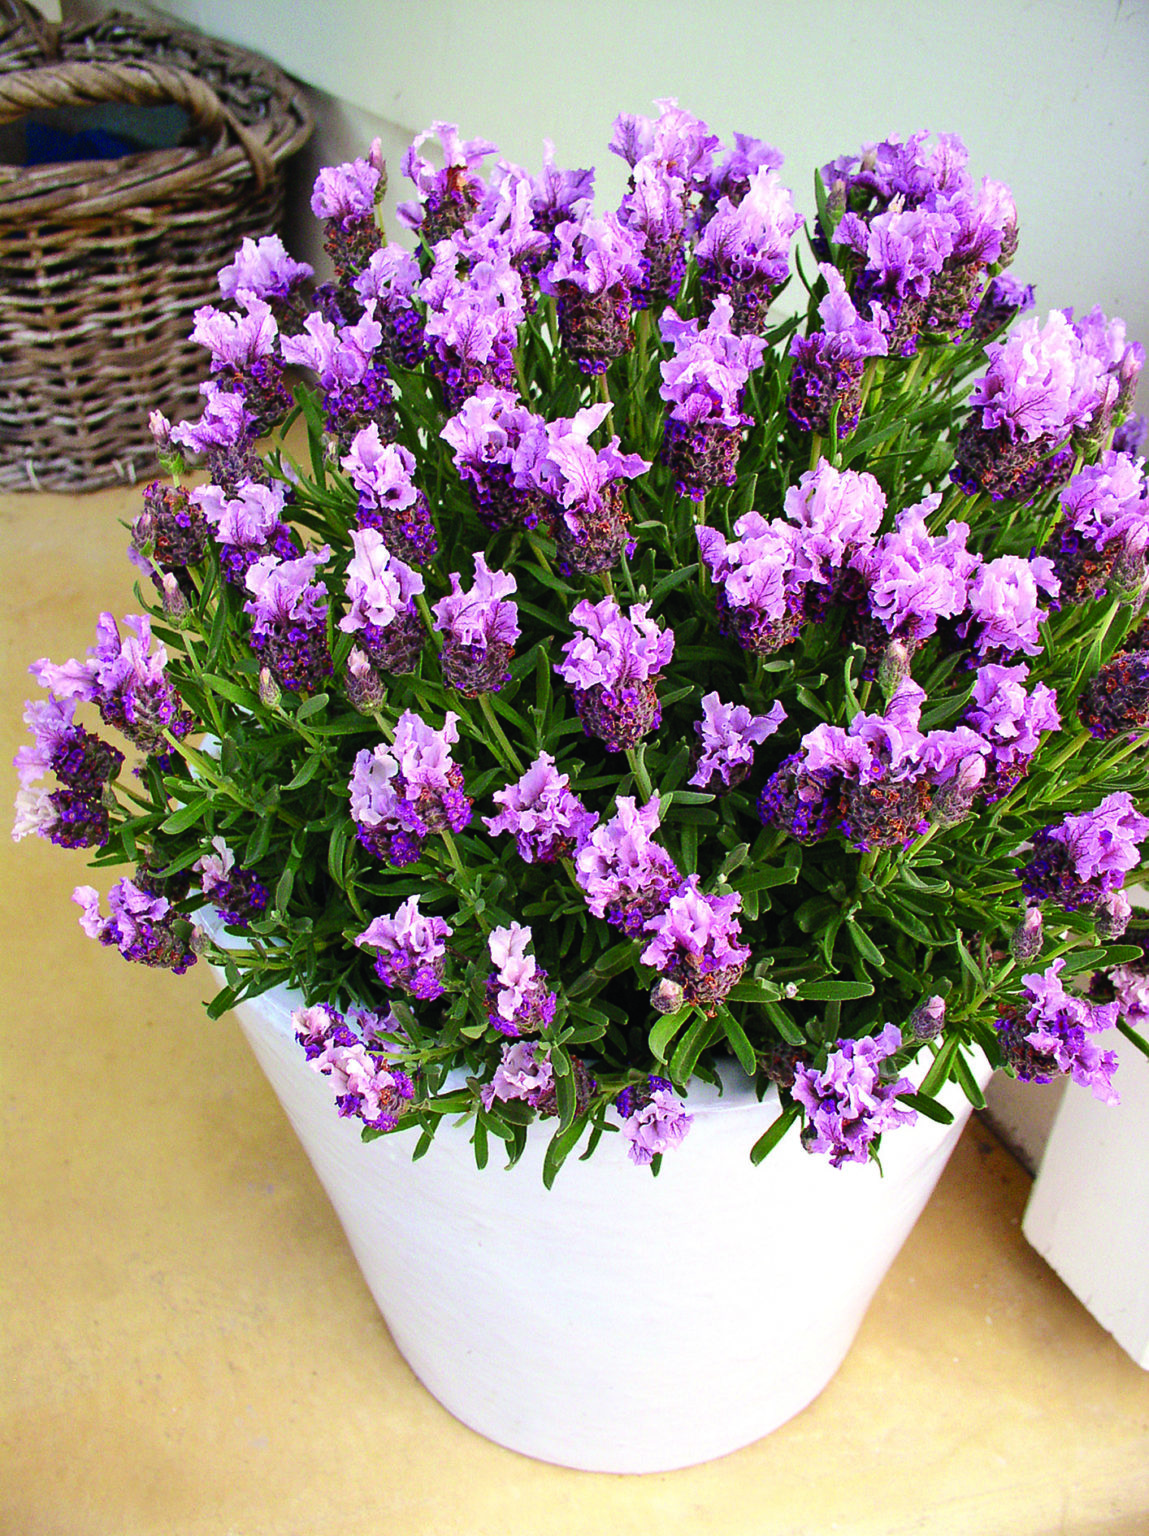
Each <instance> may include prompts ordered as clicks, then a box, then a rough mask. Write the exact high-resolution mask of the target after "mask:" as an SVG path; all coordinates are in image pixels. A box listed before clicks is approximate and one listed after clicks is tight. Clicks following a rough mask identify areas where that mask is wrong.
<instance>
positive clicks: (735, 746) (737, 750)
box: [689, 693, 786, 789]
mask: <svg viewBox="0 0 1149 1536" xmlns="http://www.w3.org/2000/svg"><path fill="white" fill-rule="evenodd" d="M785 718H786V711H785V710H784V709H783V708H782V706H781V704H778V703H775V704H772V705H771V707H770V711H769V713H768V714H765V715H752V714H751V713H750V711H749V710H748V709H747V708H746V706H745V704H723V703H722V701H721V700H720V699H719V697H718V694H717V693H708V694H706V695H704V697H703V700H702V719H701V721H699V722H698V723H697V724H696V725H695V727H694V729H695V731H696V733H697V735H698V741H699V747H698V761H697V763H696V765H695V769H694V772H693V774H692V775H691V777H690V781H689V782H690V783H691V784H694V785H696V786H697V787H698V788H699V789H720V788H722V787H725V788H726V789H733V788H735V787H736V786H737V785H739V784H741V783H742V781H743V780H744V779H745V778H746V777H747V776H748V775H749V773H750V769H751V768H752V767H753V764H754V748H755V747H756V746H757V745H759V744H760V743H761V742H763V741H765V740H766V738H767V737H768V736H773V734H774V732H775V731H776V730H777V729H778V728H779V726H780V725H781V724H782V722H783V720H785Z"/></svg>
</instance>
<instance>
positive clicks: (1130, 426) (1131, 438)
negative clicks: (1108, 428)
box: [1113, 416, 1149, 458]
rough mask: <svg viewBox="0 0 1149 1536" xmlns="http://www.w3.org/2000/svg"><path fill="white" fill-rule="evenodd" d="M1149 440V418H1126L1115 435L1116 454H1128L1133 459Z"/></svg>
mask: <svg viewBox="0 0 1149 1536" xmlns="http://www.w3.org/2000/svg"><path fill="white" fill-rule="evenodd" d="M1146 438H1149V416H1126V418H1125V420H1124V421H1123V422H1122V423H1121V425H1120V426H1119V427H1118V428H1117V429H1116V431H1115V432H1114V434H1113V451H1114V453H1127V454H1129V456H1130V457H1131V458H1132V457H1133V455H1134V454H1136V453H1139V452H1140V451H1141V449H1142V448H1144V446H1145V440H1146Z"/></svg>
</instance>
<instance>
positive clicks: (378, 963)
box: [355, 896, 451, 1002]
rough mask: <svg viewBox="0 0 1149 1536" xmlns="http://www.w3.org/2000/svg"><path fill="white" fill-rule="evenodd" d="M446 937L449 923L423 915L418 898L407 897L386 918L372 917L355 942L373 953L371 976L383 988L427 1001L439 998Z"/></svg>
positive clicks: (448, 936)
mask: <svg viewBox="0 0 1149 1536" xmlns="http://www.w3.org/2000/svg"><path fill="white" fill-rule="evenodd" d="M450 937H451V927H450V924H449V923H447V922H445V921H444V920H443V919H442V918H441V917H427V916H425V915H424V914H423V913H422V912H420V911H419V898H418V896H410V897H408V898H407V900H406V901H405V902H403V903H402V905H401V906H400V907H399V909H398V910H397V911H396V912H394V913H392V914H391V916H390V917H387V916H384V917H376V918H373V919H372V921H371V922H370V924H369V925H368V927H367V928H366V929H365V930H364V931H363V932H362V933H360V934H358V935H357V936H356V939H355V943H356V944H357V945H358V946H360V947H363V946H367V947H369V948H371V949H374V950H375V951H376V956H375V974H376V975H377V976H378V977H379V980H380V981H381V982H382V983H383V985H384V986H385V987H391V988H397V989H399V990H400V991H403V992H409V993H410V994H411V996H412V997H417V998H421V999H423V1000H424V1001H427V1002H430V1001H431V1000H432V999H434V998H436V997H441V996H442V995H443V970H444V966H445V963H446V954H447V946H446V945H445V943H444V942H443V941H444V940H445V939H449V938H450Z"/></svg>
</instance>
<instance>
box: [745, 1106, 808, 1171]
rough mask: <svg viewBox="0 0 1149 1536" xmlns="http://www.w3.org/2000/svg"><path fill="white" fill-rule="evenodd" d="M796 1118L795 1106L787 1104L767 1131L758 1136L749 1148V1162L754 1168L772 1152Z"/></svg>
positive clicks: (796, 1108) (796, 1109)
mask: <svg viewBox="0 0 1149 1536" xmlns="http://www.w3.org/2000/svg"><path fill="white" fill-rule="evenodd" d="M797 1118H798V1106H797V1104H788V1105H787V1106H786V1108H785V1109H784V1110H783V1111H782V1113H781V1114H780V1115H779V1116H778V1118H777V1120H775V1121H773V1123H772V1124H771V1125H770V1127H769V1129H768V1130H766V1131H764V1132H763V1133H762V1135H761V1136H759V1138H758V1140H757V1141H756V1142H755V1143H754V1145H753V1146H752V1147H751V1148H750V1161H751V1162H752V1163H753V1164H754V1166H755V1167H757V1166H758V1164H759V1163H760V1162H761V1161H762V1159H763V1158H764V1157H766V1156H767V1155H768V1154H769V1153H771V1152H773V1150H774V1148H775V1147H776V1146H777V1145H778V1143H779V1142H780V1141H781V1140H782V1138H783V1136H785V1134H786V1132H787V1131H788V1130H789V1129H790V1127H791V1126H792V1125H793V1124H794V1121H795V1120H797Z"/></svg>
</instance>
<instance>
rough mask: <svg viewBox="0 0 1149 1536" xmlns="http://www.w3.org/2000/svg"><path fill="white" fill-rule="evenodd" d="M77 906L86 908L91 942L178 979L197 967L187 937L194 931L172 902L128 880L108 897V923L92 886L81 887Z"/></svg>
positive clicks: (82, 919)
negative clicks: (159, 968)
mask: <svg viewBox="0 0 1149 1536" xmlns="http://www.w3.org/2000/svg"><path fill="white" fill-rule="evenodd" d="M72 900H73V901H74V902H75V903H76V905H77V906H78V907H79V908H80V927H81V928H82V929H83V930H84V932H85V933H86V934H87V935H88V937H89V938H90V939H96V940H98V941H99V942H100V943H101V944H106V945H114V946H115V947H116V948H117V949H118V950H119V951H120V954H121V955H123V957H124V959H125V960H134V961H136V962H137V963H138V964H140V965H152V966H159V967H161V968H163V969H164V970H169V971H172V972H174V974H175V975H177V976H182V975H183V973H184V972H185V971H186V970H187V969H188V967H189V966H192V965H194V964H195V961H196V957H195V953H194V951H193V950H192V948H191V945H190V943H189V940H188V937H187V936H185V934H184V932H183V931H182V930H183V929H186V928H189V927H190V925H189V924H188V923H187V922H186V921H185V920H183V919H180V917H179V914H178V913H177V912H176V910H175V908H174V907H173V906H172V904H171V902H169V901H168V900H167V898H166V897H164V896H156V895H153V894H152V892H150V891H146V890H143V889H141V888H140V886H139V885H137V884H135V883H134V882H133V881H131V880H127V879H124V880H118V881H117V882H116V884H115V885H114V886H113V887H112V889H111V890H110V891H109V892H108V906H109V908H110V916H108V917H103V916H101V914H100V894H99V892H98V891H97V890H95V889H94V888H93V887H92V886H90V885H78V886H77V887H76V889H75V890H74V891H73V892H72ZM177 924H178V926H177Z"/></svg>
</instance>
